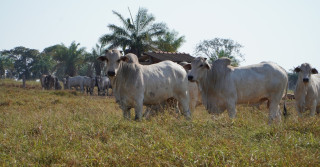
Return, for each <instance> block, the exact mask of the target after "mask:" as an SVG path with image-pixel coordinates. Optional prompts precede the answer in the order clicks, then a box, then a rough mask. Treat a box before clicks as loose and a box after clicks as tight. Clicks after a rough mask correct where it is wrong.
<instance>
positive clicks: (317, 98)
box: [294, 63, 320, 116]
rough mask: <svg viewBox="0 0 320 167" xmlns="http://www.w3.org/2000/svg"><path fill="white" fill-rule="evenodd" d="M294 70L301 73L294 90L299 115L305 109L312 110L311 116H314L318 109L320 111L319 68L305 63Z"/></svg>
mask: <svg viewBox="0 0 320 167" xmlns="http://www.w3.org/2000/svg"><path fill="white" fill-rule="evenodd" d="M294 71H295V72H297V73H298V74H299V75H298V81H297V85H296V89H295V91H294V97H295V99H296V109H297V111H298V115H299V116H301V115H302V113H303V112H304V111H305V109H309V110H310V116H314V115H315V113H316V111H317V113H320V75H319V74H318V71H317V69H315V68H312V66H311V65H310V64H309V63H304V64H301V65H300V67H297V68H295V69H294Z"/></svg>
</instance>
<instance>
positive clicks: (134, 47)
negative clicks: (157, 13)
mask: <svg viewBox="0 0 320 167" xmlns="http://www.w3.org/2000/svg"><path fill="white" fill-rule="evenodd" d="M113 14H115V15H116V16H118V18H119V19H120V21H121V23H122V25H121V26H117V25H114V24H109V25H108V28H109V29H110V30H111V31H112V32H111V33H110V34H105V35H103V36H102V37H101V38H100V42H101V43H103V44H110V45H109V47H108V48H109V49H113V48H117V47H121V48H122V49H123V51H125V53H134V54H136V55H137V56H138V57H140V56H141V54H142V53H143V52H145V51H149V50H154V49H155V46H154V45H155V42H154V41H155V40H156V39H157V37H158V36H160V35H163V34H165V32H166V29H167V27H166V25H165V24H164V23H154V21H155V17H154V16H153V15H152V14H148V10H147V9H144V8H139V11H138V13H137V15H136V17H135V20H133V18H132V16H131V19H130V18H127V19H125V18H124V17H123V16H122V15H121V14H120V13H118V12H116V11H113ZM130 15H131V13H130Z"/></svg>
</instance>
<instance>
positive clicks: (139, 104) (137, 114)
mask: <svg viewBox="0 0 320 167" xmlns="http://www.w3.org/2000/svg"><path fill="white" fill-rule="evenodd" d="M134 110H135V118H134V119H135V120H136V121H140V120H141V118H142V110H143V100H138V101H137V102H136V106H135V108H134Z"/></svg>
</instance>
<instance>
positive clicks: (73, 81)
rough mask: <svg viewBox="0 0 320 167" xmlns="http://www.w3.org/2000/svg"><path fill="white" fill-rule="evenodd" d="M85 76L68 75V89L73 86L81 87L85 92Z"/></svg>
mask: <svg viewBox="0 0 320 167" xmlns="http://www.w3.org/2000/svg"><path fill="white" fill-rule="evenodd" d="M83 84H84V77H83V76H75V77H69V76H68V77H67V78H66V85H67V88H68V89H71V88H72V87H74V88H76V89H78V87H79V88H80V91H81V92H84V85H83Z"/></svg>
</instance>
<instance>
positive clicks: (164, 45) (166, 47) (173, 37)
mask: <svg viewBox="0 0 320 167" xmlns="http://www.w3.org/2000/svg"><path fill="white" fill-rule="evenodd" d="M184 42H185V37H184V36H181V37H178V32H176V31H172V32H166V33H165V34H164V35H162V36H159V37H158V40H157V41H156V42H155V44H156V46H157V48H158V49H159V50H161V51H166V52H177V50H178V49H179V48H180V47H181V45H182V44H183V43H184Z"/></svg>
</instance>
